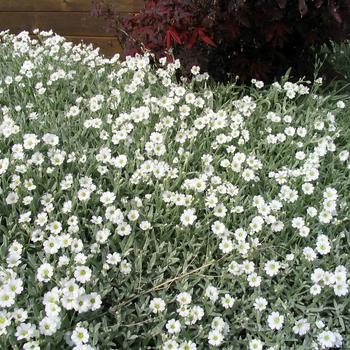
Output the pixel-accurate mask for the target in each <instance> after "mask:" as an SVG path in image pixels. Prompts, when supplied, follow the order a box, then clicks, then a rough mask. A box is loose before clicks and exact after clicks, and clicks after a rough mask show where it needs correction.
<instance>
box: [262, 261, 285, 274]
mask: <svg viewBox="0 0 350 350" xmlns="http://www.w3.org/2000/svg"><path fill="white" fill-rule="evenodd" d="M280 267H281V265H280V263H279V262H278V261H275V260H270V261H267V262H266V263H265V267H264V270H265V272H266V274H267V275H269V276H270V277H273V276H276V275H277V274H278V272H279V270H280Z"/></svg>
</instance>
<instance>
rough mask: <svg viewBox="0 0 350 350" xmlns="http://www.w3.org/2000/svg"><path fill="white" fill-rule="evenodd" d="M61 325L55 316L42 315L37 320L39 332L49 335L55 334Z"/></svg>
mask: <svg viewBox="0 0 350 350" xmlns="http://www.w3.org/2000/svg"><path fill="white" fill-rule="evenodd" d="M60 325H61V321H60V319H59V318H57V317H44V318H43V319H42V320H41V321H40V322H39V331H40V333H41V334H43V335H46V336H51V335H53V334H55V333H56V332H57V330H58V328H59V327H60Z"/></svg>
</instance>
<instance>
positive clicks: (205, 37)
mask: <svg viewBox="0 0 350 350" xmlns="http://www.w3.org/2000/svg"><path fill="white" fill-rule="evenodd" d="M198 35H199V37H200V38H201V39H202V40H203V41H204V42H205V43H206V44H208V45H210V46H214V47H216V44H215V43H214V41H213V39H212V38H210V37H209V36H208V35H206V34H205V33H204V30H203V29H199V31H198Z"/></svg>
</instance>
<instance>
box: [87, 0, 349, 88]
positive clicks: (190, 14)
mask: <svg viewBox="0 0 350 350" xmlns="http://www.w3.org/2000/svg"><path fill="white" fill-rule="evenodd" d="M93 4H94V6H93V13H94V14H96V15H102V16H104V17H105V18H106V19H107V20H108V23H109V27H110V28H111V29H113V30H114V31H115V33H116V34H117V35H119V37H120V38H121V40H122V42H123V47H124V51H125V55H134V54H135V53H141V52H144V51H145V50H149V51H151V52H152V53H154V54H155V55H156V56H157V57H158V58H160V57H163V56H164V55H167V56H168V59H169V61H170V60H172V59H173V57H174V56H175V58H179V59H180V60H181V62H182V68H183V69H182V70H183V72H189V71H190V69H191V68H192V66H193V65H198V66H200V67H201V68H202V70H205V71H208V72H209V74H210V75H211V76H212V77H213V78H215V79H217V80H219V81H227V80H230V79H232V78H234V77H235V76H236V75H238V76H239V77H240V79H241V81H243V82H250V80H251V79H252V78H255V79H263V80H264V81H265V82H266V81H273V80H274V79H276V78H277V79H279V78H280V77H281V76H283V75H284V74H285V72H286V70H287V69H289V68H290V67H291V68H292V74H293V76H296V77H297V78H298V77H299V76H305V75H307V76H308V77H309V78H312V77H313V68H314V62H315V55H316V54H317V52H318V51H319V49H320V48H321V46H322V45H324V44H326V45H329V46H330V45H331V42H332V41H333V42H338V43H339V42H342V41H344V40H345V39H346V37H348V38H349V35H350V1H349V0H329V1H325V0H315V1H311V0H147V1H145V7H144V9H142V10H141V11H140V12H138V13H133V14H130V15H129V16H125V14H120V13H118V12H116V11H114V10H113V5H112V3H111V2H109V1H104V0H94V1H93ZM101 4H102V5H101ZM325 73H326V74H327V76H328V77H329V78H333V74H332V71H331V70H330V69H329V68H328V69H326V70H325Z"/></svg>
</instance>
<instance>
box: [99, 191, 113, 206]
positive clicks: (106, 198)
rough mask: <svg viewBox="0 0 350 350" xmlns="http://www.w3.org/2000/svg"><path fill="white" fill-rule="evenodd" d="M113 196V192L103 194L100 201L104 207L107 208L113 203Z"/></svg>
mask: <svg viewBox="0 0 350 350" xmlns="http://www.w3.org/2000/svg"><path fill="white" fill-rule="evenodd" d="M115 198H116V197H115V194H114V193H113V192H109V191H107V192H103V193H102V195H101V197H100V201H101V203H102V204H103V205H104V206H107V205H109V204H112V203H113V202H114V201H115Z"/></svg>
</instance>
